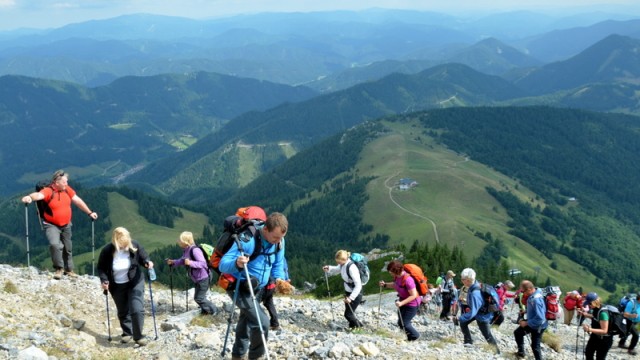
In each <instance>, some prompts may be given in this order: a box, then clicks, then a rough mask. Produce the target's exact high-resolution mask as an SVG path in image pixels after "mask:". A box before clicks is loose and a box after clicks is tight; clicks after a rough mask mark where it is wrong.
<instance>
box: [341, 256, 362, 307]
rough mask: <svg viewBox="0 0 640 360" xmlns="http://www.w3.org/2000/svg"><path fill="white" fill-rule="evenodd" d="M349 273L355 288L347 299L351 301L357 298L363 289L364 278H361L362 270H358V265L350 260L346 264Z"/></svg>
mask: <svg viewBox="0 0 640 360" xmlns="http://www.w3.org/2000/svg"><path fill="white" fill-rule="evenodd" d="M345 266H346V267H347V273H348V274H349V278H350V279H351V281H353V290H351V294H350V295H349V296H348V297H347V299H346V300H349V302H351V301H353V300H355V299H356V298H357V297H358V295H360V292H361V291H362V280H361V279H360V271H359V270H358V265H356V264H355V263H353V262H351V261H349V262H348V263H347V264H346V265H345Z"/></svg>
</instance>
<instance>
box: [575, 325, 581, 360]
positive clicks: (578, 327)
mask: <svg viewBox="0 0 640 360" xmlns="http://www.w3.org/2000/svg"><path fill="white" fill-rule="evenodd" d="M578 316H579V315H578ZM579 340H580V321H578V325H577V327H576V360H578V341H579Z"/></svg>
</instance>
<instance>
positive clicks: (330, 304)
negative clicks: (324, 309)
mask: <svg viewBox="0 0 640 360" xmlns="http://www.w3.org/2000/svg"><path fill="white" fill-rule="evenodd" d="M324 279H325V281H326V282H327V294H329V306H330V307H331V321H336V319H335V318H334V316H333V300H331V289H329V274H328V273H327V272H326V271H325V272H324Z"/></svg>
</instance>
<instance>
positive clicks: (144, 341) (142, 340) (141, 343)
mask: <svg viewBox="0 0 640 360" xmlns="http://www.w3.org/2000/svg"><path fill="white" fill-rule="evenodd" d="M148 343H149V340H148V339H147V338H146V337H143V338H140V339H138V340H136V344H138V346H146V345H147V344H148Z"/></svg>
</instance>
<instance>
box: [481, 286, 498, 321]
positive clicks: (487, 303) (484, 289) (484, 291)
mask: <svg viewBox="0 0 640 360" xmlns="http://www.w3.org/2000/svg"><path fill="white" fill-rule="evenodd" d="M478 290H480V294H481V295H482V306H481V307H480V309H479V310H478V312H480V313H482V314H487V313H495V312H496V311H500V298H499V297H498V292H496V288H495V287H493V286H491V285H489V284H485V283H479V284H478Z"/></svg>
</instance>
